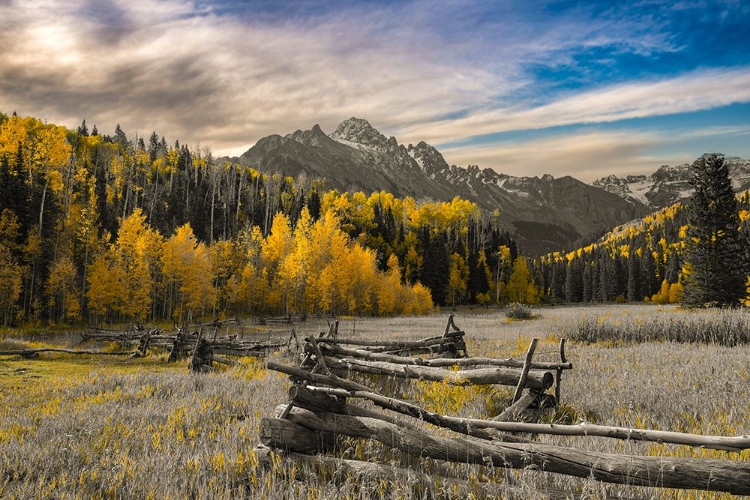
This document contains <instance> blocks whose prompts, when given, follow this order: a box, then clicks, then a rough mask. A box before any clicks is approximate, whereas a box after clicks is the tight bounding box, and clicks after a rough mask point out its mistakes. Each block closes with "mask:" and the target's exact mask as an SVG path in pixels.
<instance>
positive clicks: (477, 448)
mask: <svg viewBox="0 0 750 500" xmlns="http://www.w3.org/2000/svg"><path fill="white" fill-rule="evenodd" d="M289 419H290V420H291V421H293V422H295V423H298V424H300V425H303V426H305V427H308V428H310V429H314V430H321V431H328V432H332V433H334V434H340V435H346V436H351V437H357V438H363V439H375V440H377V441H380V442H382V443H384V444H385V445H386V446H390V447H392V448H396V449H398V450H401V451H402V452H404V453H409V454H412V455H416V456H420V457H430V458H434V459H438V460H448V461H451V462H458V463H474V464H487V463H492V464H493V465H495V466H497V467H509V468H514V469H525V468H528V467H534V468H537V469H539V470H541V471H545V472H555V473H560V474H565V475H569V476H575V477H585V478H588V477H593V478H594V479H596V480H598V481H603V482H606V483H615V484H628V485H631V486H646V487H660V488H680V489H695V490H706V491H721V492H726V493H732V494H734V495H750V462H745V461H733V460H715V459H693V458H672V457H639V456H633V455H613V454H607V453H600V452H591V451H584V450H576V449H573V448H566V447H560V446H551V445H543V444H529V443H498V442H489V441H481V440H476V439H473V438H454V439H450V438H444V437H440V436H432V435H430V434H428V433H426V432H418V431H414V430H411V429H403V428H399V427H397V426H395V425H392V424H389V423H387V422H383V421H382V420H376V419H371V418H367V417H353V416H349V415H339V414H335V413H324V412H321V413H313V412H310V411H307V410H303V409H300V408H294V409H293V410H292V411H291V412H290V414H289Z"/></svg>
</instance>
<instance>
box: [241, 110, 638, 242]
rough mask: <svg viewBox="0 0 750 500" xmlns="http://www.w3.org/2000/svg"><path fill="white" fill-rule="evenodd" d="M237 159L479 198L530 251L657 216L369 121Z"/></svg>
mask: <svg viewBox="0 0 750 500" xmlns="http://www.w3.org/2000/svg"><path fill="white" fill-rule="evenodd" d="M237 161H238V162H239V163H241V164H243V165H246V166H250V167H253V168H255V169H256V170H258V171H260V172H263V173H266V174H275V173H283V174H285V175H291V176H293V177H298V176H300V175H303V174H304V175H306V176H308V177H309V178H311V179H321V180H323V181H324V182H325V185H326V187H328V188H335V189H339V190H341V191H363V192H365V193H368V194H369V193H372V192H376V191H381V190H385V191H389V192H391V193H393V194H394V195H395V196H399V197H405V196H410V197H412V198H415V199H417V200H430V201H450V200H452V199H453V198H454V197H456V196H459V197H461V198H464V199H467V200H470V201H473V202H474V203H476V204H477V205H478V206H479V207H481V208H482V209H485V210H487V211H489V212H490V213H493V212H494V211H496V210H497V211H499V216H497V218H496V219H497V222H498V223H499V225H500V226H501V227H503V228H504V229H506V230H508V231H509V232H510V233H511V234H513V236H514V237H515V238H516V241H517V243H518V245H519V247H520V248H521V249H522V250H523V251H524V252H525V253H526V254H528V255H540V254H543V253H546V252H549V251H555V250H560V249H561V248H565V247H566V246H569V245H570V244H571V243H572V242H574V241H576V240H578V239H581V238H582V237H585V236H587V235H589V234H592V233H596V232H601V231H604V230H609V229H611V228H613V227H615V226H616V225H618V224H622V223H624V222H627V221H629V220H632V219H634V218H637V217H642V216H645V215H647V214H648V213H649V211H650V210H649V208H648V207H647V206H646V205H644V204H643V203H641V202H640V201H638V200H636V199H626V198H623V197H622V196H619V195H618V194H616V193H612V192H610V191H608V190H605V189H602V188H601V187H598V186H594V185H589V184H586V183H584V182H581V181H579V180H577V179H575V178H574V177H571V176H563V177H560V178H555V177H553V176H551V175H549V174H547V175H544V176H542V177H541V178H540V177H513V176H510V175H507V174H502V173H498V172H496V171H495V170H493V169H490V168H484V169H482V168H480V167H479V166H477V165H468V166H467V167H465V168H464V167H458V166H456V165H449V164H448V162H447V161H446V160H445V158H444V157H443V156H442V154H441V153H440V152H439V151H438V150H437V149H436V148H435V147H433V146H431V145H429V144H427V143H426V142H424V141H420V142H418V143H417V144H416V145H413V144H408V145H406V146H405V145H403V144H399V143H398V141H397V139H396V138H395V137H392V136H391V137H386V136H385V135H383V134H381V133H380V132H379V131H378V130H377V129H375V128H374V127H373V126H372V125H371V124H370V123H369V122H368V121H367V120H365V119H362V118H355V117H352V118H349V119H348V120H345V121H343V122H342V123H341V124H339V125H338V127H336V129H335V130H334V132H332V133H331V134H325V132H323V130H322V129H321V128H320V126H319V125H314V126H313V127H312V128H311V129H310V130H297V131H295V132H293V133H291V134H287V135H285V136H281V135H271V136H268V137H264V138H262V139H261V140H259V141H258V142H257V143H256V144H255V145H254V146H253V147H251V148H250V149H248V150H247V151H246V152H245V153H243V154H242V155H241V156H240V157H239V158H238V159H237Z"/></svg>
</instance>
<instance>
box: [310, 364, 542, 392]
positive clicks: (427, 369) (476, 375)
mask: <svg viewBox="0 0 750 500" xmlns="http://www.w3.org/2000/svg"><path fill="white" fill-rule="evenodd" d="M325 361H326V364H327V365H328V367H329V368H331V369H332V370H339V371H357V372H361V373H370V374H374V375H387V376H392V377H398V378H405V379H410V378H414V379H420V380H431V381H434V382H446V383H448V384H451V385H470V384H477V385H490V384H500V385H510V386H515V385H517V384H518V381H519V379H520V378H521V371H520V370H517V369H514V368H477V369H474V370H459V371H453V370H446V369H444V368H434V367H431V366H419V365H399V364H396V363H388V362H385V361H367V360H362V359H358V358H341V359H339V358H334V357H330V356H327V357H326V358H325ZM553 383H554V376H553V375H552V373H551V372H547V371H531V372H529V374H528V377H527V381H526V384H525V386H526V387H528V388H531V389H542V390H544V389H548V388H550V387H552V384H553Z"/></svg>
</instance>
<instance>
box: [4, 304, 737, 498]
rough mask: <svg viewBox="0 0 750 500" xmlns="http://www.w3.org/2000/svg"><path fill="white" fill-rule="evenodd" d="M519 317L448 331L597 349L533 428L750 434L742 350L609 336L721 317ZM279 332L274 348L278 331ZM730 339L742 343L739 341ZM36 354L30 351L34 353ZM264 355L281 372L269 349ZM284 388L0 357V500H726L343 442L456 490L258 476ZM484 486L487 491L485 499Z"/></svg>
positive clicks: (522, 346) (475, 319) (435, 390)
mask: <svg viewBox="0 0 750 500" xmlns="http://www.w3.org/2000/svg"><path fill="white" fill-rule="evenodd" d="M534 313H535V315H536V318H535V319H533V320H529V321H508V320H507V319H506V317H505V315H504V314H503V313H502V312H501V311H492V310H481V309H475V310H465V311H459V312H457V313H456V316H455V321H456V324H457V325H458V326H459V327H460V328H461V329H462V330H464V331H465V332H466V338H467V343H468V351H469V354H470V355H472V356H492V357H502V358H505V357H509V356H514V357H522V356H523V354H524V353H525V351H526V349H527V347H528V344H529V341H530V339H531V338H532V337H537V338H539V339H540V342H539V346H538V347H537V354H536V355H535V359H538V360H548V361H556V360H558V359H559V358H558V351H557V345H558V342H559V339H560V338H561V337H566V338H574V337H576V336H577V335H578V336H580V335H582V332H583V333H587V332H588V331H589V330H591V329H592V328H595V325H604V326H608V327H609V329H608V330H607V331H608V332H609V333H608V334H609V337H607V338H606V339H602V340H599V341H596V342H590V341H589V342H583V341H578V342H570V343H569V345H568V348H567V349H566V351H567V357H568V360H569V361H571V362H572V363H573V365H574V369H573V370H572V371H566V372H565V375H564V378H563V383H562V401H561V403H562V404H561V406H560V408H559V410H558V412H557V413H556V414H550V415H548V416H547V417H546V418H547V419H548V421H560V422H572V423H576V422H580V421H584V420H585V421H588V422H591V423H597V424H601V425H612V426H624V427H638V428H650V429H661V430H673V431H682V432H690V433H696V434H718V435H729V436H731V435H740V434H750V345H748V344H747V342H746V341H745V343H742V342H738V343H739V344H740V345H736V346H734V347H725V346H722V345H717V344H718V343H717V342H716V341H714V342H713V343H695V342H693V343H678V342H674V341H665V340H660V339H659V337H658V336H654V337H653V338H649V339H648V341H647V342H640V341H639V338H632V337H629V336H628V335H625V334H624V333H622V331H625V330H633V329H634V328H636V327H638V328H640V329H641V330H642V331H643V332H647V331H653V330H654V329H656V328H665V326H664V325H667V324H670V323H674V322H675V321H684V323H680V325H683V326H682V328H683V329H684V328H685V326H684V325H690V324H696V325H705V321H706V318H707V319H708V321H709V322H711V323H717V322H720V320H718V319H716V317H712V316H710V315H712V314H714V315H715V314H718V313H716V312H711V311H705V312H697V313H691V312H685V311H681V310H679V309H676V308H673V307H657V306H651V305H636V306H633V305H616V306H615V305H610V306H598V307H554V308H544V309H538V310H535V311H534ZM731 314H733V315H737V317H738V318H739V319H738V320H737V321H736V322H735V323H726V324H730V325H736V326H730V327H732V328H735V327H736V328H738V329H742V328H743V325H745V326H746V325H747V324H748V313H747V312H745V311H736V312H733V313H731ZM446 320H447V313H436V314H433V315H430V316H426V317H408V318H385V319H373V318H356V319H355V318H342V319H341V320H340V325H339V334H340V335H343V334H346V336H347V337H361V338H369V339H381V340H385V339H387V340H396V339H412V340H413V339H419V338H424V337H428V336H434V335H439V334H441V333H442V332H443V330H444V329H445V324H446ZM296 328H297V334H298V335H299V336H300V338H301V337H302V336H305V335H309V334H314V333H318V332H320V331H322V330H327V325H326V323H325V322H316V321H308V322H306V323H302V324H299V325H297V327H296ZM700 328H704V327H703V326H701V327H700ZM727 328H729V327H727ZM641 330H639V331H641ZM278 332H279V333H278V334H279V335H286V336H288V333H289V330H288V329H287V330H283V329H280V330H278ZM612 332H614V333H612ZM618 332H620V333H618ZM268 334H269V333H268V332H267V331H265V330H264V331H262V332H259V335H261V336H267V335H268ZM639 335H645V333H642V334H639ZM732 335H735V336H738V337H739V338H740V339H741V338H742V333H741V332H732ZM745 335H747V332H745ZM589 340H591V339H589ZM714 340H715V339H714ZM36 342H37V343H36V344H33V345H39V344H38V342H39V341H38V339H37V340H36ZM47 342H50V341H47ZM65 342H67V340H66V341H65ZM19 345H30V343H29V342H28V340H25V339H24V338H23V336H22V335H20V334H18V333H15V332H4V333H3V334H2V337H0V346H3V347H0V349H7V348H9V346H19ZM271 357H272V358H273V359H276V360H281V361H283V362H287V363H290V364H292V363H294V360H293V359H291V358H289V357H288V355H285V354H284V353H281V352H278V353H273V354H272V355H271ZM289 385H290V383H289V381H288V379H287V378H286V377H285V376H282V375H280V374H278V373H276V372H269V371H267V370H266V369H265V368H264V364H263V362H262V361H258V360H254V359H250V358H247V359H243V360H242V362H241V364H240V365H239V366H235V367H231V368H227V369H224V370H221V371H217V372H215V373H209V374H202V375H191V374H189V373H188V369H187V363H186V362H185V361H182V362H180V363H177V364H168V363H166V354H163V353H152V354H150V355H149V356H147V357H146V358H141V359H123V358H110V357H106V358H105V357H94V356H69V355H63V354H42V355H41V356H40V357H39V358H38V359H24V358H21V357H19V356H0V498H50V499H52V498H54V499H65V498H158V499H165V498H175V499H177V498H267V499H290V498H299V499H319V498H326V499H327V498H331V499H333V498H350V499H357V498H361V499H368V498H383V499H385V498H429V497H430V496H434V497H437V498H467V497H473V498H484V497H492V498H499V497H500V496H503V497H517V498H547V497H549V496H559V492H561V491H562V492H569V493H570V496H571V498H572V497H574V496H578V497H583V498H606V497H615V498H731V497H730V496H729V495H722V494H714V493H705V492H696V491H677V490H662V489H652V488H640V487H628V486H619V485H604V484H601V483H597V482H595V481H593V480H591V479H576V478H570V477H566V476H561V475H557V474H551V473H544V472H540V471H536V470H520V471H519V470H505V469H493V468H486V467H481V466H469V465H466V464H457V465H444V464H442V463H439V462H435V461H431V460H427V459H415V458H410V457H405V456H401V455H400V454H398V453H397V452H393V451H391V450H385V449H383V447H382V446H380V445H379V444H377V443H373V442H361V441H355V440H348V439H347V440H345V441H343V442H341V443H340V444H339V446H338V448H337V449H336V450H334V452H332V455H335V456H339V457H344V458H351V459H358V460H365V461H377V462H380V463H386V464H391V465H397V466H403V465H408V466H410V467H412V468H413V469H415V470H419V471H424V472H426V473H429V474H431V475H434V476H435V477H437V476H438V475H439V476H454V477H457V478H460V479H463V480H464V481H463V482H460V483H459V485H458V486H457V483H453V484H450V485H449V484H448V483H444V484H443V483H436V484H434V485H431V486H430V487H425V485H424V484H422V483H420V480H419V476H418V475H417V474H416V473H415V474H414V476H413V477H383V476H372V477H358V476H355V475H351V474H347V473H346V472H345V471H342V470H330V467H328V468H327V467H326V466H324V465H323V464H322V462H321V466H320V467H315V468H310V467H307V466H299V465H296V464H294V463H293V462H290V461H286V460H280V459H278V457H277V458H276V459H274V460H272V461H271V463H270V464H259V457H258V455H257V454H256V453H255V452H254V448H255V446H256V445H257V444H258V443H259V436H258V429H259V424H260V420H261V418H263V417H269V416H273V413H274V409H275V407H276V406H277V405H278V404H280V403H283V402H285V401H286V398H287V395H286V391H287V389H288V387H289ZM399 390H400V391H401V393H402V394H404V395H405V396H407V397H409V398H410V399H412V400H414V401H415V402H417V403H418V404H421V405H423V406H425V407H427V408H429V409H432V410H434V411H439V412H444V413H450V414H453V415H460V416H470V417H478V418H485V417H489V416H492V415H494V414H495V413H497V411H498V405H499V404H500V402H502V401H503V400H504V399H507V398H508V393H507V392H508V391H507V390H506V389H495V388H488V387H484V388H476V387H467V388H460V387H459V388H456V387H449V386H446V385H445V384H442V383H428V382H409V383H404V384H403V385H402V386H401V387H400V388H399ZM435 432H441V433H442V432H447V431H435ZM535 439H536V440H538V442H541V443H550V444H558V445H563V446H570V447H577V448H584V449H588V450H597V451H603V452H610V453H623V454H638V455H649V456H701V457H714V458H721V459H733V460H747V461H750V452H749V451H745V452H743V453H741V454H737V453H728V452H722V451H710V450H694V449H692V448H687V447H684V446H675V445H666V444H655V443H642V442H634V441H617V440H610V439H603V438H595V437H560V436H537V437H536V438H535ZM486 482H491V483H493V484H494V486H492V487H486V486H484V483H486Z"/></svg>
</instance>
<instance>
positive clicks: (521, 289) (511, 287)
mask: <svg viewBox="0 0 750 500" xmlns="http://www.w3.org/2000/svg"><path fill="white" fill-rule="evenodd" d="M528 288H529V268H528V266H527V264H526V259H525V258H524V257H522V256H519V257H518V258H516V261H515V262H514V263H513V272H512V273H511V275H510V278H509V279H508V285H507V287H506V291H507V293H508V299H509V300H510V301H511V302H526V300H527V296H528Z"/></svg>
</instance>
